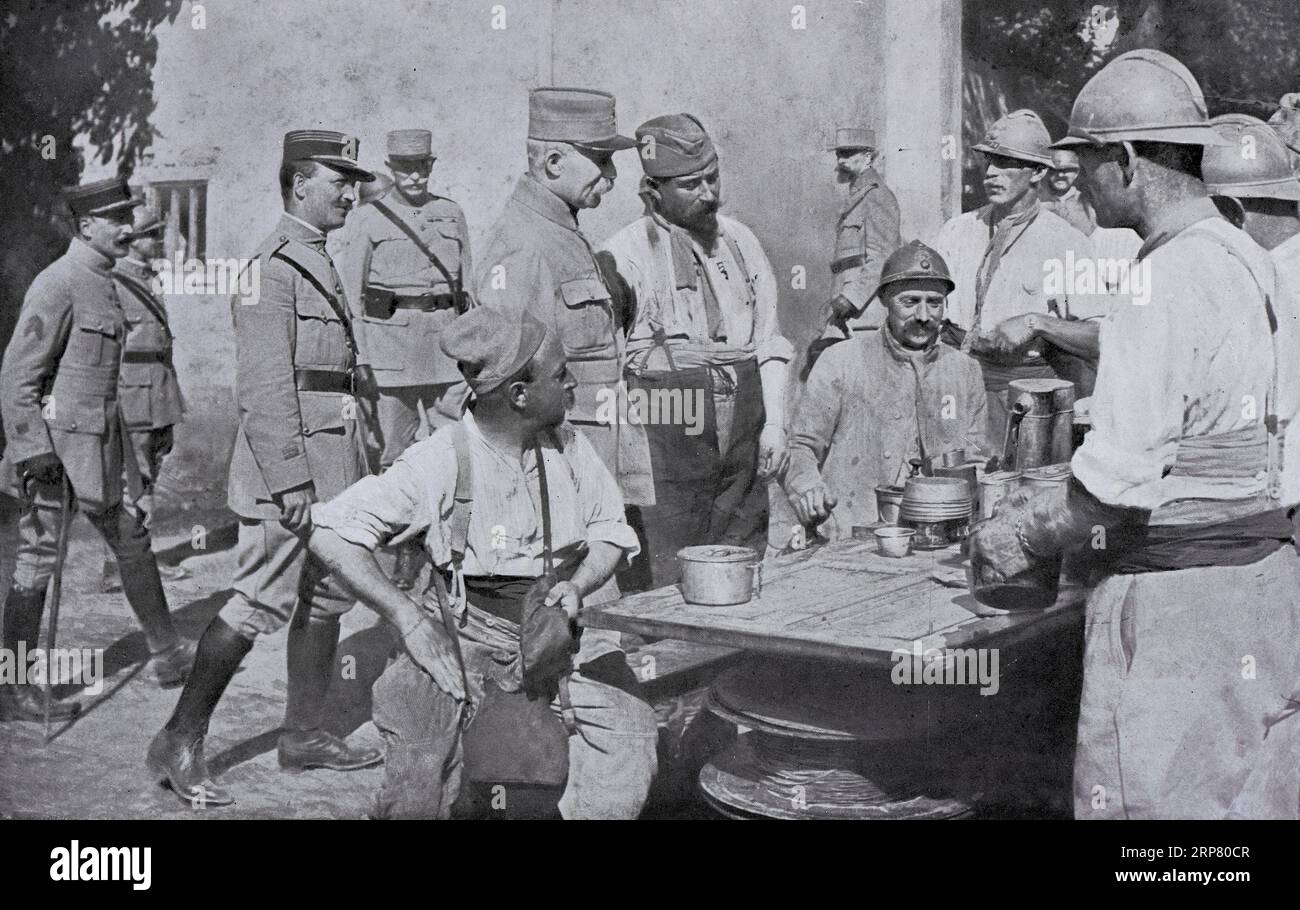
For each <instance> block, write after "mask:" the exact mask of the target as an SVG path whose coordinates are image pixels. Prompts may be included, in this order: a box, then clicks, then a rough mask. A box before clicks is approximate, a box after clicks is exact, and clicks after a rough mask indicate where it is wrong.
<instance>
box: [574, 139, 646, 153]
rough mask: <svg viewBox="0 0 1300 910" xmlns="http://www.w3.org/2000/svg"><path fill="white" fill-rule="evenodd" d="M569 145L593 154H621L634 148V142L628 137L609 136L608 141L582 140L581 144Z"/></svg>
mask: <svg viewBox="0 0 1300 910" xmlns="http://www.w3.org/2000/svg"><path fill="white" fill-rule="evenodd" d="M569 144H570V145H576V146H577V147H578V148H582V149H590V150H592V151H595V152H621V151H623V150H624V149H634V148H636V140H635V139H632V138H631V137H628V136H610V137H609V138H608V139H596V140H593V141H587V140H583V141H582V142H573V141H571V142H570V143H569Z"/></svg>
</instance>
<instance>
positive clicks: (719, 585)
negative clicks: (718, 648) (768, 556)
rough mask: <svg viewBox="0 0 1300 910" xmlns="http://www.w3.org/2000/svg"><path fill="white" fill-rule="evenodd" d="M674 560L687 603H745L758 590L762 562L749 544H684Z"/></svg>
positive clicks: (760, 588) (759, 590)
mask: <svg viewBox="0 0 1300 910" xmlns="http://www.w3.org/2000/svg"><path fill="white" fill-rule="evenodd" d="M677 561H678V562H679V563H680V564H681V567H682V599H683V600H685V601H686V602H687V603H692V604H702V605H704V606H711V607H724V606H728V605H730V604H743V603H746V602H747V601H749V600H750V598H751V597H755V596H759V595H760V594H761V592H762V584H763V575H762V573H763V564H762V562H761V561H760V560H759V558H758V554H757V553H756V552H754V551H753V550H751V549H750V548H749V547H733V546H728V545H725V544H705V545H703V546H698V547H684V548H682V549H680V550H678V551H677Z"/></svg>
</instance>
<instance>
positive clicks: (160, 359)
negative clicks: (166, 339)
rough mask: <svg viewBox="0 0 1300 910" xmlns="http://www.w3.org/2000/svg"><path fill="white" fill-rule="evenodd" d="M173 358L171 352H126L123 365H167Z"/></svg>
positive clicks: (123, 355) (123, 356)
mask: <svg viewBox="0 0 1300 910" xmlns="http://www.w3.org/2000/svg"><path fill="white" fill-rule="evenodd" d="M170 358H171V353H170V352H169V351H125V352H124V353H123V354H122V362H123V363H167V362H168V360H170Z"/></svg>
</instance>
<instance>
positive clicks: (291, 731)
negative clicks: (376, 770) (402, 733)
mask: <svg viewBox="0 0 1300 910" xmlns="http://www.w3.org/2000/svg"><path fill="white" fill-rule="evenodd" d="M310 614H311V611H310V610H308V609H307V608H305V607H300V608H299V609H298V610H297V611H296V612H295V614H294V617H293V622H292V623H290V625H289V643H288V648H287V651H288V665H289V667H288V671H289V672H288V675H289V681H288V689H289V691H288V697H287V699H286V701H285V706H284V732H282V733H281V734H280V744H279V749H278V752H279V758H280V767H281V768H283V769H284V770H286V771H292V772H295V773H296V772H298V771H306V770H308V769H309V768H329V769H330V770H331V771H355V770H357V769H358V768H369V767H372V766H373V765H377V764H379V763H380V762H382V761H383V755H382V753H380V752H379V751H378V750H377V749H354V748H352V747H351V746H349V745H348V744H347V743H346V742H345V741H344V740H342V739H340V738H339V737H337V736H335V735H334V734H333V733H330V732H328V731H326V730H322V729H321V721H322V720H323V719H324V714H325V700H326V698H327V697H328V696H329V685H330V679H331V678H332V677H333V676H334V655H335V653H336V652H337V651H338V646H339V618H338V617H337V616H332V617H329V618H320V617H315V616H311V615H310Z"/></svg>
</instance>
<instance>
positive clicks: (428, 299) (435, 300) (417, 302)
mask: <svg viewBox="0 0 1300 910" xmlns="http://www.w3.org/2000/svg"><path fill="white" fill-rule="evenodd" d="M455 308H456V295H455V294H424V295H421V296H419V297H402V296H400V295H399V296H396V297H394V298H393V309H396V310H423V311H425V312H432V311H433V310H454V309H455Z"/></svg>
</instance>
